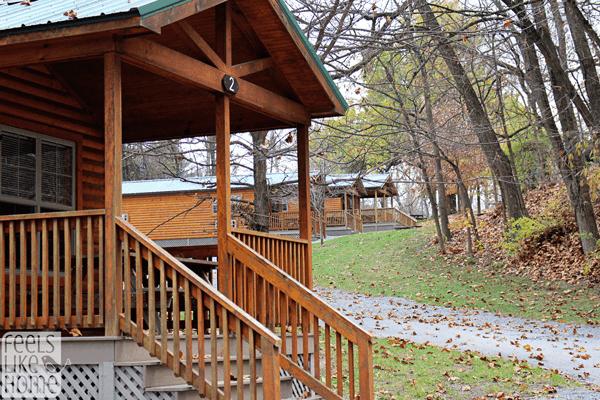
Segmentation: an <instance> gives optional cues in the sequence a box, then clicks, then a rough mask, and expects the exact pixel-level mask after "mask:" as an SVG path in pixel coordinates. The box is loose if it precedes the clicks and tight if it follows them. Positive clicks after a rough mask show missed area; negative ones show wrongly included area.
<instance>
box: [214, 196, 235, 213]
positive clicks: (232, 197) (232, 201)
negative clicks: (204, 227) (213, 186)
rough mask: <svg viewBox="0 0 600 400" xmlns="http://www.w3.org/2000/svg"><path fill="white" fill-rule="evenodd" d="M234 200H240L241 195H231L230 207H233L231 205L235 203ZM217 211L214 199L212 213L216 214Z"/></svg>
mask: <svg viewBox="0 0 600 400" xmlns="http://www.w3.org/2000/svg"><path fill="white" fill-rule="evenodd" d="M236 200H242V195H241V194H232V195H231V206H232V207H233V204H234V203H236ZM217 211H218V208H217V199H214V200H213V202H212V213H213V214H216V213H217Z"/></svg>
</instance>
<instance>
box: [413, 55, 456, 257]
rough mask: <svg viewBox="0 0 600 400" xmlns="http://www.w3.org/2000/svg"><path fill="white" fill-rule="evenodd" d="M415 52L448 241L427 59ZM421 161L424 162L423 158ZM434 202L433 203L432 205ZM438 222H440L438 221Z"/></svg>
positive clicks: (443, 229) (444, 199)
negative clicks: (419, 67) (419, 69)
mask: <svg viewBox="0 0 600 400" xmlns="http://www.w3.org/2000/svg"><path fill="white" fill-rule="evenodd" d="M413 52H414V53H415V55H416V57H417V59H418V60H419V63H420V64H421V76H422V77H423V97H424V100H425V110H426V113H427V125H428V127H429V132H428V135H429V139H430V140H431V143H432V144H433V156H434V159H433V161H434V165H435V180H436V181H437V185H436V186H437V191H438V193H439V195H440V199H441V200H440V201H439V202H438V201H437V200H436V201H434V203H437V204H438V210H439V217H440V221H439V223H440V224H441V229H442V234H443V235H444V237H445V238H446V240H447V241H448V240H451V239H452V232H450V222H449V220H448V205H447V204H446V186H445V185H444V176H443V174H442V160H441V158H440V148H439V146H438V140H437V132H436V126H435V119H434V118H433V109H432V107H431V95H430V93H429V74H428V71H427V64H426V60H425V58H424V57H423V54H421V52H420V51H419V50H417V49H415V50H413ZM421 157H422V155H421ZM421 163H423V161H422V160H421ZM431 189H432V190H433V188H431ZM433 193H434V196H435V190H434V191H433ZM434 203H432V207H433V204H434ZM437 214H438V213H437V210H436V213H435V215H437ZM436 223H438V222H437V221H436ZM442 251H443V249H442Z"/></svg>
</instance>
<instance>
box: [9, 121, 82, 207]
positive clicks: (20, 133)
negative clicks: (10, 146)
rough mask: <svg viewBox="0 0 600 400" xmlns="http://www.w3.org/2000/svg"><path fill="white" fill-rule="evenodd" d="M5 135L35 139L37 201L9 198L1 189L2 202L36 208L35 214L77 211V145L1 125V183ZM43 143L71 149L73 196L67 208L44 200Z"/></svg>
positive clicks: (68, 141)
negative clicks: (51, 211)
mask: <svg viewBox="0 0 600 400" xmlns="http://www.w3.org/2000/svg"><path fill="white" fill-rule="evenodd" d="M4 133H7V134H12V135H17V136H26V137H29V138H33V139H35V153H36V159H35V197H36V198H35V200H27V199H23V198H19V197H13V196H7V195H3V194H2V189H1V188H0V202H5V203H13V204H22V205H27V206H32V207H35V209H36V211H35V213H41V209H42V208H50V209H53V210H54V211H57V212H60V211H74V210H76V209H77V193H76V190H77V143H76V142H73V141H70V140H65V139H60V138H55V137H53V136H48V135H44V134H42V133H37V132H32V131H28V130H25V129H20V128H15V127H12V126H8V125H2V124H0V182H1V179H2V168H1V159H2V145H1V140H2V139H1V137H2V135H3V134H4ZM42 142H47V143H50V144H58V145H61V146H65V147H68V148H70V149H71V157H72V163H71V196H72V201H71V205H70V206H65V205H62V204H56V203H50V202H47V201H43V200H42V157H41V155H42Z"/></svg>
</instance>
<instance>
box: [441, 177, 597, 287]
mask: <svg viewBox="0 0 600 400" xmlns="http://www.w3.org/2000/svg"><path fill="white" fill-rule="evenodd" d="M525 201H526V204H527V209H528V210H529V213H530V217H531V218H530V221H531V222H530V223H529V225H527V226H525V224H521V226H520V227H518V228H517V233H515V230H511V231H510V232H507V231H506V230H505V229H504V228H503V225H504V223H503V216H502V210H501V208H500V206H498V207H496V208H495V209H493V210H489V211H488V212H486V213H485V214H484V215H483V216H482V217H481V218H479V221H478V230H479V235H480V237H481V240H482V243H480V244H479V251H477V252H476V253H475V254H474V256H475V257H476V258H477V259H479V261H481V262H483V263H485V264H487V265H502V268H503V269H504V271H505V272H507V273H511V274H515V275H520V276H526V277H528V278H531V279H533V280H536V281H537V280H547V281H557V280H561V281H565V282H568V283H571V284H586V283H587V284H597V283H600V252H599V251H598V250H596V251H595V252H593V253H590V254H587V255H585V254H583V251H582V249H581V245H580V239H579V233H578V229H577V223H576V221H575V217H574V215H573V213H572V211H571V208H570V207H569V202H568V199H567V195H566V189H565V188H564V186H563V185H551V186H540V187H538V188H536V189H533V190H530V191H529V192H527V193H525ZM593 206H594V211H595V214H596V219H597V220H598V219H599V218H600V199H599V198H598V197H597V196H595V197H594V198H593ZM452 222H453V223H452V227H453V234H454V235H455V236H454V240H453V241H452V243H448V244H449V247H448V251H449V252H451V253H466V252H467V246H466V243H467V231H466V228H465V224H464V217H463V216H462V215H456V216H454V218H453V219H452ZM519 229H520V230H521V231H522V232H524V233H523V234H522V235H519V231H518V230H519Z"/></svg>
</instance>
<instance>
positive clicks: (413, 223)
mask: <svg viewBox="0 0 600 400" xmlns="http://www.w3.org/2000/svg"><path fill="white" fill-rule="evenodd" d="M394 210H395V212H397V213H399V214H400V215H401V216H403V217H404V218H406V219H407V220H409V221H410V222H411V224H410V225H407V224H405V223H404V222H403V221H402V218H400V221H398V222H400V223H401V224H404V225H407V226H417V225H419V221H417V219H416V218H413V217H412V216H410V215H408V214H407V213H405V212H404V211H401V210H400V209H399V208H398V207H394Z"/></svg>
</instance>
